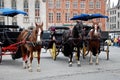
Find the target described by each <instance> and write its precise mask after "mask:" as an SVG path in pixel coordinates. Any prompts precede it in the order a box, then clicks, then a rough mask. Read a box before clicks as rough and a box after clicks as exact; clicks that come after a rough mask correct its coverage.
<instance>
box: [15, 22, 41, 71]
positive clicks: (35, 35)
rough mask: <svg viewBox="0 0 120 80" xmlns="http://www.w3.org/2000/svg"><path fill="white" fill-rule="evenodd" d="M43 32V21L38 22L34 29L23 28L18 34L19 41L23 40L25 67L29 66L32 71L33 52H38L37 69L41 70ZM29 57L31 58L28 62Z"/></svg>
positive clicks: (22, 48)
mask: <svg viewBox="0 0 120 80" xmlns="http://www.w3.org/2000/svg"><path fill="white" fill-rule="evenodd" d="M42 32H43V23H42V24H37V23H36V27H35V28H33V30H23V31H22V32H21V33H20V35H19V36H18V39H17V40H18V41H19V42H20V41H23V42H24V43H23V44H22V45H21V51H22V58H23V68H29V71H30V72H32V61H33V52H34V51H36V52H37V60H38V65H37V71H38V72H39V71H40V53H41V48H42V42H41V34H42ZM28 59H29V60H30V62H29V64H28Z"/></svg>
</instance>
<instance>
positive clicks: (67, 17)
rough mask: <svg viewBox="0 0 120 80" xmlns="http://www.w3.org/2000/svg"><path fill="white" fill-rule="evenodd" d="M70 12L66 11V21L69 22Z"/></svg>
mask: <svg viewBox="0 0 120 80" xmlns="http://www.w3.org/2000/svg"><path fill="white" fill-rule="evenodd" d="M69 18H70V13H65V21H66V22H69Z"/></svg>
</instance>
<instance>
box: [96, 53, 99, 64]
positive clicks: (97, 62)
mask: <svg viewBox="0 0 120 80" xmlns="http://www.w3.org/2000/svg"><path fill="white" fill-rule="evenodd" d="M98 64H99V61H98V53H97V54H96V65H98Z"/></svg>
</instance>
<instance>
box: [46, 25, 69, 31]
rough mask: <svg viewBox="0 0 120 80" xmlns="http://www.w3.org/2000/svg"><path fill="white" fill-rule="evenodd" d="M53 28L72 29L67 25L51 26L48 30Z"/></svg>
mask: <svg viewBox="0 0 120 80" xmlns="http://www.w3.org/2000/svg"><path fill="white" fill-rule="evenodd" d="M51 28H55V29H70V28H69V27H66V26H50V27H49V29H48V30H50V29H51Z"/></svg>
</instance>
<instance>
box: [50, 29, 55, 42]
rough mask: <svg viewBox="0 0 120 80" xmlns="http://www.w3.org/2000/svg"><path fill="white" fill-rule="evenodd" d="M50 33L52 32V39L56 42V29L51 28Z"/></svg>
mask: <svg viewBox="0 0 120 80" xmlns="http://www.w3.org/2000/svg"><path fill="white" fill-rule="evenodd" d="M50 31H51V38H52V40H55V28H54V27H51V29H50Z"/></svg>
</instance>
